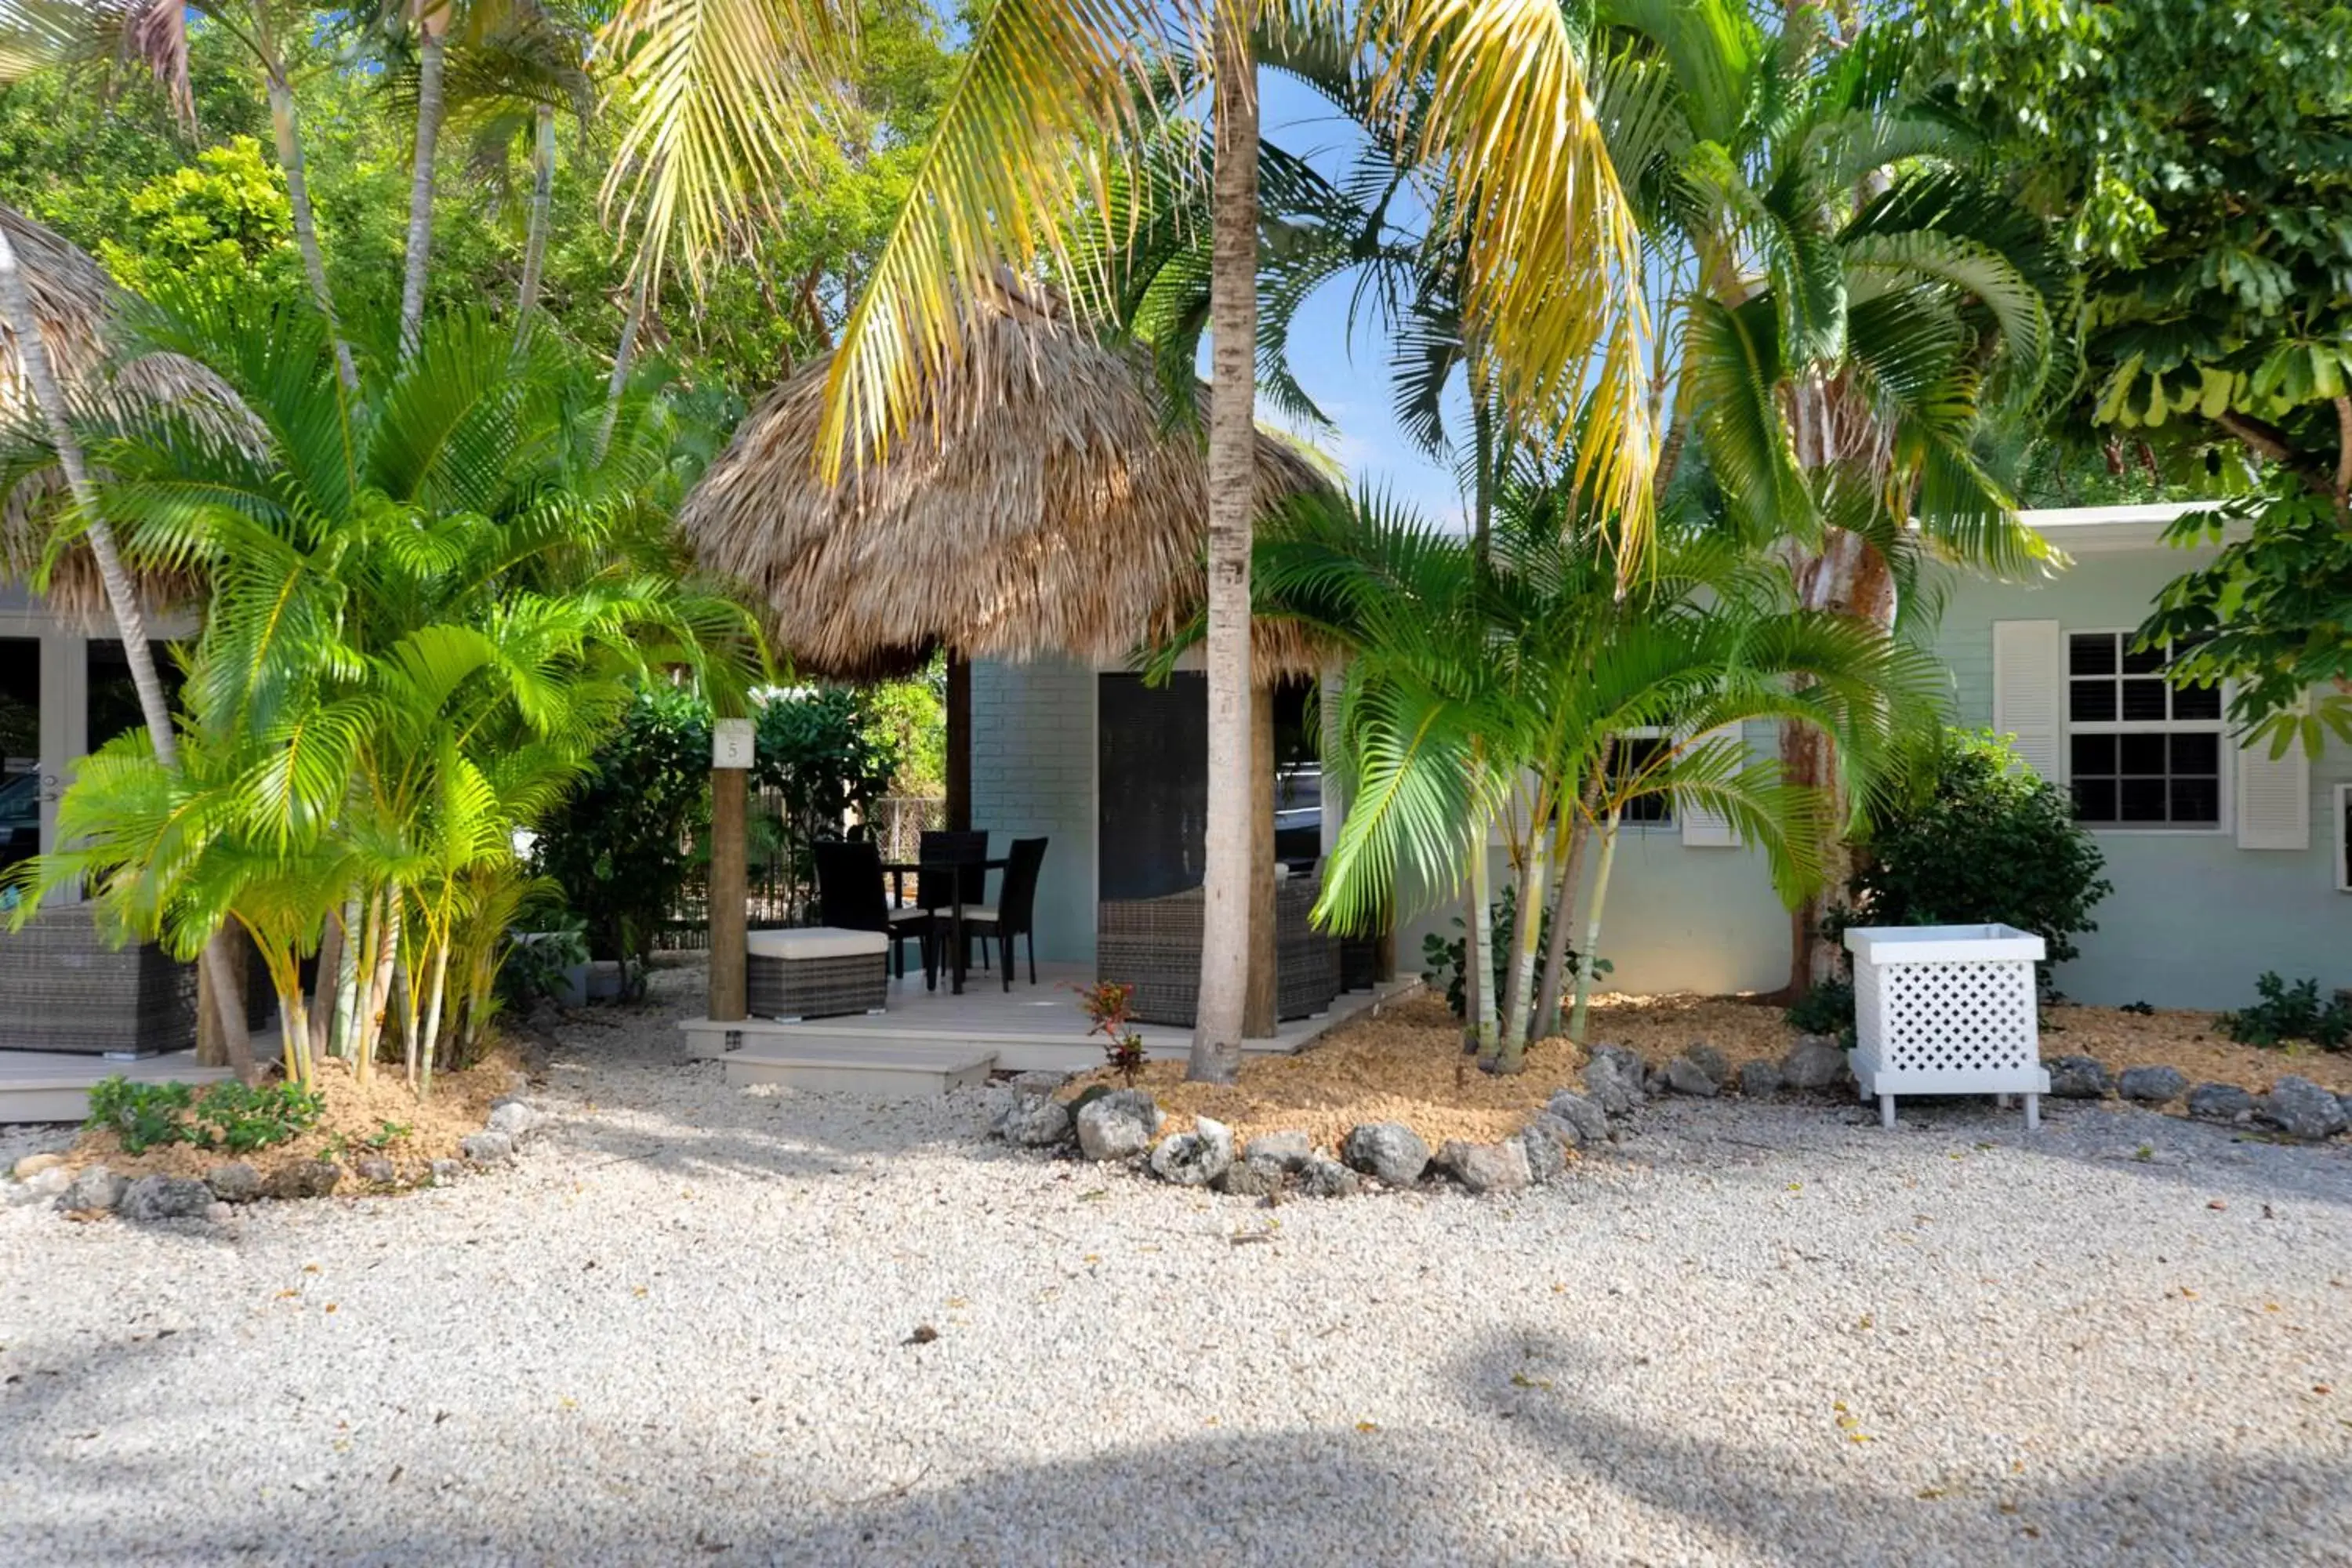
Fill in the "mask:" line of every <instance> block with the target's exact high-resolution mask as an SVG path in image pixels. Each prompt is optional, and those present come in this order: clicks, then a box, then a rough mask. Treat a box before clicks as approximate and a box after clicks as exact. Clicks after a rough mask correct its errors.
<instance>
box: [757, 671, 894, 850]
mask: <svg viewBox="0 0 2352 1568" xmlns="http://www.w3.org/2000/svg"><path fill="white" fill-rule="evenodd" d="M902 757H903V753H902V752H901V750H900V747H899V742H898V733H897V731H896V729H895V728H894V726H893V724H892V723H891V722H890V721H887V720H883V719H880V718H878V717H877V714H876V712H875V711H874V705H873V700H872V698H871V697H870V695H869V694H868V692H866V691H865V690H861V689H855V688H851V687H844V686H827V687H819V688H817V689H814V690H812V691H802V692H796V693H793V694H791V695H787V696H782V697H777V698H772V699H771V700H769V701H767V702H765V703H763V704H761V708H760V717H759V732H758V752H757V761H756V763H754V765H753V768H752V771H751V777H752V780H753V782H754V783H756V784H759V785H760V787H761V788H762V789H770V790H773V791H775V792H776V793H777V794H778V795H781V796H782V799H783V808H784V810H783V822H782V826H783V836H784V837H783V849H784V853H785V854H786V856H787V857H788V865H789V870H790V874H791V876H792V879H793V881H794V882H795V883H796V884H798V885H799V886H802V887H806V886H809V885H810V884H811V881H812V879H813V878H814V869H813V863H812V861H811V859H810V850H809V846H810V845H811V844H813V843H814V842H815V841H816V840H817V839H819V838H831V837H839V835H840V833H841V825H842V823H843V822H844V821H845V819H846V818H847V817H849V816H861V817H862V816H865V815H866V808H867V807H868V806H870V805H873V804H874V803H875V802H876V801H877V800H879V799H881V798H882V797H883V796H884V795H888V794H889V793H890V787H891V784H892V782H893V781H894V780H895V779H896V778H897V777H898V768H899V764H900V762H901V760H902Z"/></svg>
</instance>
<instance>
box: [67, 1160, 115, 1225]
mask: <svg viewBox="0 0 2352 1568" xmlns="http://www.w3.org/2000/svg"><path fill="white" fill-rule="evenodd" d="M130 1187H131V1184H130V1183H129V1182H128V1181H126V1180H124V1179H123V1178H122V1177H121V1176H118V1175H116V1174H115V1173H113V1172H111V1171H110V1170H108V1169H107V1168H106V1167H105V1166H103V1165H85V1166H83V1167H82V1170H81V1173H80V1174H79V1175H78V1176H76V1177H75V1178H74V1179H73V1180H72V1181H71V1182H69V1183H68V1184H66V1190H65V1191H64V1192H62V1193H59V1194H58V1207H59V1208H61V1209H64V1210H65V1211H66V1212H68V1214H110V1213H112V1212H113V1210H114V1205H117V1204H119V1203H121V1201H122V1194H124V1193H125V1192H127V1191H129V1190H130Z"/></svg>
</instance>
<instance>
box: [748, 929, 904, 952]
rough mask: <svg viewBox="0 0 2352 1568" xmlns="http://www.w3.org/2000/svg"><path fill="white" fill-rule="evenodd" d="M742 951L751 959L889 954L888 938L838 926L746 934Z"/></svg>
mask: <svg viewBox="0 0 2352 1568" xmlns="http://www.w3.org/2000/svg"><path fill="white" fill-rule="evenodd" d="M743 949H744V951H745V952H749V953H750V954H751V956H752V957H753V958H783V959H795V958H803V959H804V958H859V957H863V956H864V955H866V953H883V952H889V951H890V935H889V933H888V932H887V931H844V930H842V929H841V928H840V927H839V926H803V927H799V928H797V929H795V930H792V931H746V932H744V933H743Z"/></svg>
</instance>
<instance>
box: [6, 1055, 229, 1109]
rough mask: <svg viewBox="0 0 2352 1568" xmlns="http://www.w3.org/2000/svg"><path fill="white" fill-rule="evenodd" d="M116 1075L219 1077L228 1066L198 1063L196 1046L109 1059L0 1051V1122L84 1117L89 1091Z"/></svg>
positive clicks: (199, 1080)
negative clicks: (189, 1049) (188, 1048)
mask: <svg viewBox="0 0 2352 1568" xmlns="http://www.w3.org/2000/svg"><path fill="white" fill-rule="evenodd" d="M117 1075H120V1076H121V1077H123V1078H127V1079H131V1081H132V1082H133V1083H186V1084H207V1083H219V1082H220V1081H222V1080H223V1079H227V1078H230V1077H232V1076H234V1075H232V1074H231V1073H230V1072H229V1070H228V1068H208V1067H200V1066H198V1065H197V1063H196V1053H195V1052H194V1051H172V1052H168V1053H165V1054H163V1055H161V1056H152V1057H141V1058H138V1059H137V1060H136V1061H113V1060H110V1059H109V1058H105V1057H100V1056H89V1055H84V1054H82V1053H79V1052H72V1051H0V1126H5V1125H7V1124H9V1123H11V1122H17V1121H87V1120H89V1091H90V1089H92V1088H93V1087H94V1086H95V1085H97V1084H98V1083H99V1082H100V1080H101V1079H110V1078H113V1077H116V1076H117Z"/></svg>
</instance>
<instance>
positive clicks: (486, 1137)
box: [457, 1131, 514, 1165]
mask: <svg viewBox="0 0 2352 1568" xmlns="http://www.w3.org/2000/svg"><path fill="white" fill-rule="evenodd" d="M457 1152H459V1153H460V1154H463V1155H464V1156H466V1158H467V1160H469V1161H471V1162H472V1163H475V1164H477V1165H494V1164H497V1163H499V1162H501V1161H504V1160H511V1159H513V1158H514V1140H513V1139H511V1138H509V1137H508V1136H507V1135H506V1134H505V1133H503V1132H491V1131H480V1132H468V1133H467V1134H466V1135H465V1136H464V1137H463V1138H460V1139H458V1140H457Z"/></svg>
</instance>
